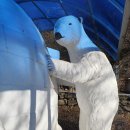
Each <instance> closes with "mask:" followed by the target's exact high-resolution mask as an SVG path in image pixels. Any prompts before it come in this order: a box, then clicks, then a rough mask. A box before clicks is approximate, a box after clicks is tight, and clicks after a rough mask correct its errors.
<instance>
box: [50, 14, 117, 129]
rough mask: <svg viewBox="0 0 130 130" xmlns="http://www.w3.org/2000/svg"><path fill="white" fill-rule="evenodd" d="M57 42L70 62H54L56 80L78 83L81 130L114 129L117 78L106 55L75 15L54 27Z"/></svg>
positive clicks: (63, 19) (76, 84) (77, 93)
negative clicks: (67, 55)
mask: <svg viewBox="0 0 130 130" xmlns="http://www.w3.org/2000/svg"><path fill="white" fill-rule="evenodd" d="M54 33H55V38H56V41H57V43H59V44H60V45H62V46H64V47H66V48H67V50H68V52H69V56H70V60H71V63H69V62H66V61H62V60H53V62H54V66H55V69H54V70H53V72H52V73H51V74H52V75H53V76H54V77H57V78H60V79H63V80H66V81H68V82H71V83H73V84H75V87H76V95H77V100H78V105H79V107H80V120H79V127H80V130H111V126H112V122H113V119H114V116H115V114H116V112H117V110H118V102H119V98H118V88H117V82H116V77H115V74H114V72H113V69H112V67H111V64H110V63H109V61H108V59H107V57H106V56H105V54H104V53H103V52H101V51H99V50H97V49H95V48H97V47H96V46H95V45H94V44H93V42H92V41H91V40H90V38H89V37H88V36H87V34H86V33H85V31H84V28H83V25H82V22H81V21H80V20H79V19H78V18H76V17H74V16H65V17H62V18H60V19H59V20H58V21H57V22H56V24H55V28H54Z"/></svg>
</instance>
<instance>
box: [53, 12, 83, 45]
mask: <svg viewBox="0 0 130 130" xmlns="http://www.w3.org/2000/svg"><path fill="white" fill-rule="evenodd" d="M81 27H82V22H81V19H80V18H77V17H74V16H71V15H70V16H65V17H62V18H60V19H58V20H57V22H56V24H55V26H54V34H55V39H56V41H57V43H59V44H60V45H62V46H64V47H66V48H68V47H70V46H75V45H76V44H78V42H79V41H80V37H81Z"/></svg>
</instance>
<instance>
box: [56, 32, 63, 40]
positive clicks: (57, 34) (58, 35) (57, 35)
mask: <svg viewBox="0 0 130 130" xmlns="http://www.w3.org/2000/svg"><path fill="white" fill-rule="evenodd" d="M61 38H63V36H62V35H61V34H60V33H59V32H56V33H55V39H56V40H59V39H61Z"/></svg>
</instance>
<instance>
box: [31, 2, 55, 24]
mask: <svg viewBox="0 0 130 130" xmlns="http://www.w3.org/2000/svg"><path fill="white" fill-rule="evenodd" d="M31 2H32V3H33V5H34V6H35V7H36V8H37V9H38V10H39V11H40V13H41V14H42V15H43V17H45V18H46V19H47V20H48V21H49V22H50V23H51V24H52V26H54V23H53V22H52V21H51V20H50V19H49V18H48V17H47V16H46V14H45V13H44V12H43V11H42V10H41V9H40V7H39V6H38V5H37V4H36V3H35V1H34V0H31Z"/></svg>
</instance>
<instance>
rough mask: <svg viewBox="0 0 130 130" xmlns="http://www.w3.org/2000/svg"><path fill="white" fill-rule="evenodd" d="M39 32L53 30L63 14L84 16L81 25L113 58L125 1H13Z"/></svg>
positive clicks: (115, 52) (115, 53) (116, 51)
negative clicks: (82, 24)
mask: <svg viewBox="0 0 130 130" xmlns="http://www.w3.org/2000/svg"><path fill="white" fill-rule="evenodd" d="M15 1H16V2H17V3H18V4H19V6H21V8H23V9H24V11H25V12H26V13H27V14H28V15H29V16H30V17H31V19H32V20H33V22H34V23H35V24H36V26H37V27H38V29H39V30H40V31H48V30H53V26H54V24H55V22H56V20H57V19H58V18H60V17H62V16H65V15H74V16H77V17H83V19H84V28H85V30H86V33H87V34H88V36H89V37H90V38H91V39H92V41H93V42H94V43H95V44H96V45H98V46H99V47H100V48H102V49H103V50H104V51H105V52H106V53H107V54H108V55H109V56H111V57H112V58H113V59H114V60H117V59H118V56H117V55H118V43H119V37H120V30H121V24H122V17H123V10H124V5H125V0H100V1H99V0H15Z"/></svg>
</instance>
